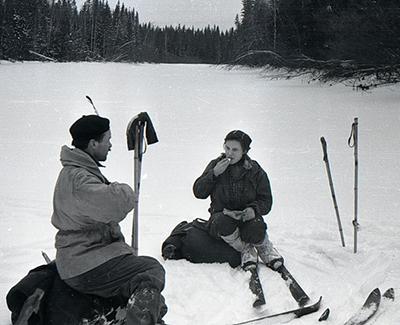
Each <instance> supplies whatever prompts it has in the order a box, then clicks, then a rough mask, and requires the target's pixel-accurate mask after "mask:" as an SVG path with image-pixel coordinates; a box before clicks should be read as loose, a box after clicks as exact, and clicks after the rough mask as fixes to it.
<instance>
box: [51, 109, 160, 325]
mask: <svg viewBox="0 0 400 325" xmlns="http://www.w3.org/2000/svg"><path fill="white" fill-rule="evenodd" d="M70 133H71V135H72V145H73V146H74V147H75V148H69V147H67V146H63V147H62V149H61V164H62V166H63V168H62V170H61V172H60V174H59V177H58V180H57V184H56V187H55V191H54V198H53V207H54V210H53V215H52V224H53V225H54V226H55V227H56V228H57V229H58V232H57V235H56V242H55V246H56V249H57V254H56V264H57V270H58V273H59V275H60V277H61V279H63V280H64V281H65V282H66V283H67V284H68V285H69V286H70V287H72V288H74V289H75V290H77V291H79V292H82V293H86V294H92V295H97V296H100V297H105V298H109V297H110V298H111V297H119V298H122V299H123V300H124V301H126V302H127V325H145V324H146V325H147V324H149V325H150V324H156V322H159V321H160V322H162V321H161V319H162V317H163V316H164V314H165V313H166V310H167V309H166V306H165V303H164V298H163V297H162V295H161V291H162V290H163V288H164V284H165V271H164V269H163V267H162V266H161V264H160V263H159V262H158V261H157V260H156V259H154V258H151V257H147V256H135V255H134V251H133V249H132V247H130V246H129V245H128V244H127V243H126V242H125V239H124V236H123V234H122V232H121V229H120V226H119V222H121V221H122V220H123V219H125V218H126V216H127V214H128V213H129V212H130V211H131V210H132V209H133V206H134V199H135V193H134V191H133V190H132V188H131V187H130V186H129V185H128V184H123V183H117V182H112V183H111V182H109V181H108V180H107V179H106V178H105V177H104V175H103V174H102V173H101V172H100V169H99V167H102V165H101V164H100V162H103V161H105V160H106V159H107V155H108V152H109V151H110V150H111V142H110V139H111V131H110V121H109V120H108V119H107V118H104V117H100V116H97V115H88V116H83V117H81V118H80V119H78V120H77V121H76V122H75V123H73V124H72V126H71V128H70ZM128 301H129V302H128Z"/></svg>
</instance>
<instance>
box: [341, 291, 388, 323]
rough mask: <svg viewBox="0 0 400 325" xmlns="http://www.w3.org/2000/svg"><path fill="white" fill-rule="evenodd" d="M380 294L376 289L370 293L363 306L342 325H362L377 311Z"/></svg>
mask: <svg viewBox="0 0 400 325" xmlns="http://www.w3.org/2000/svg"><path fill="white" fill-rule="evenodd" d="M380 302H381V292H380V290H379V289H378V288H376V289H374V290H372V291H371V293H370V294H369V296H368V298H367V300H365V302H364V305H363V306H362V307H361V308H360V309H359V310H358V312H356V313H355V314H354V315H353V316H352V317H351V318H350V319H349V320H348V321H347V322H346V323H344V325H363V324H365V323H366V322H367V321H368V320H369V319H371V317H372V316H374V315H375V313H376V312H377V311H378V308H379V304H380Z"/></svg>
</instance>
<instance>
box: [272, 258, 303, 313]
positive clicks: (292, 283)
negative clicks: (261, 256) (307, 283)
mask: <svg viewBox="0 0 400 325" xmlns="http://www.w3.org/2000/svg"><path fill="white" fill-rule="evenodd" d="M271 270H273V271H275V272H278V273H279V274H280V275H281V277H282V279H283V280H285V284H286V286H287V287H288V288H289V291H290V293H291V295H292V297H293V298H294V299H295V300H296V301H297V303H298V305H299V306H300V307H303V306H305V305H306V304H307V303H308V302H309V301H310V297H309V296H308V295H307V294H306V293H305V292H304V290H303V289H302V287H300V285H299V284H298V283H297V281H296V279H295V278H294V277H293V275H292V274H291V273H290V272H289V270H288V269H287V268H286V266H285V265H281V266H280V267H278V268H277V269H276V270H275V269H272V268H271Z"/></svg>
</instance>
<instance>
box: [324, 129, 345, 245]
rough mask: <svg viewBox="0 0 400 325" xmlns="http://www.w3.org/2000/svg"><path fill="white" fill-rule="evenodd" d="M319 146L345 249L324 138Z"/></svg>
mask: <svg viewBox="0 0 400 325" xmlns="http://www.w3.org/2000/svg"><path fill="white" fill-rule="evenodd" d="M321 144H322V151H323V153H324V157H323V160H324V162H325V166H326V172H327V174H328V180H329V187H330V189H331V194H332V200H333V206H334V207H335V213H336V219H337V223H338V227H339V233H340V239H341V240H342V246H343V247H345V243H344V236H343V229H342V223H341V221H340V216H339V208H338V205H337V201H336V195H335V189H334V188H333V181H332V174H331V168H330V166H329V160H328V151H327V144H326V141H325V138H324V137H321Z"/></svg>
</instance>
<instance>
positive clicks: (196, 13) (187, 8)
mask: <svg viewBox="0 0 400 325" xmlns="http://www.w3.org/2000/svg"><path fill="white" fill-rule="evenodd" d="M117 1H118V0H108V4H109V5H110V7H111V9H114V8H115V4H116V3H117ZM84 2H85V0H76V3H77V5H78V7H79V8H80V7H81V6H82V4H83V3H84ZM120 3H124V4H125V6H127V7H129V8H135V10H137V11H138V12H139V19H140V22H141V23H144V22H152V23H153V24H154V25H158V26H164V25H178V24H181V25H186V26H194V27H199V28H202V27H206V26H207V25H211V26H212V25H214V24H215V25H218V26H219V27H220V28H221V29H229V28H230V27H233V25H234V21H235V16H236V14H239V13H240V10H241V8H242V0H120Z"/></svg>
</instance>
